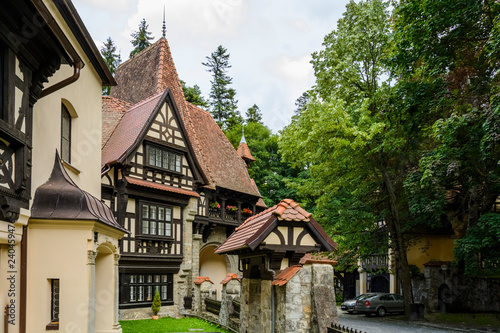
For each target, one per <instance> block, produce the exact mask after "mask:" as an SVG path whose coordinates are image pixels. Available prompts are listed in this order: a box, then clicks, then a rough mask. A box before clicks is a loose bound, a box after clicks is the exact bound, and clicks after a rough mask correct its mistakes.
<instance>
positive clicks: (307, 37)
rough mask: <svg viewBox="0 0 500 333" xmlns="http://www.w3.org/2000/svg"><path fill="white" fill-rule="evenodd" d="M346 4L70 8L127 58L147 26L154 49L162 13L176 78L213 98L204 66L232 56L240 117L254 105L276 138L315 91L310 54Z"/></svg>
mask: <svg viewBox="0 0 500 333" xmlns="http://www.w3.org/2000/svg"><path fill="white" fill-rule="evenodd" d="M347 2H348V1H347V0H307V1H306V0H210V1H207V0H164V1H153V0H108V1H102V0H73V4H74V5H75V7H76V8H77V10H78V12H79V14H80V16H81V17H82V20H83V22H84V23H85V25H86V27H87V29H88V30H89V32H90V34H91V36H92V38H93V39H94V41H95V43H96V45H97V46H98V47H99V48H101V46H102V44H103V42H104V41H105V40H106V39H107V38H108V37H111V38H112V39H113V40H114V41H115V44H116V45H117V47H118V49H119V50H120V54H121V56H122V60H126V59H128V56H129V53H130V51H131V49H132V45H131V43H130V40H131V39H132V38H131V37H130V34H131V33H132V32H134V31H136V30H137V27H138V24H139V22H140V21H141V20H142V19H143V18H145V19H146V21H147V23H148V24H149V31H151V32H152V33H153V36H154V37H155V41H156V40H157V39H158V38H159V37H160V36H161V27H162V21H163V6H165V17H166V25H167V40H168V42H169V44H170V49H171V51H172V54H173V57H174V62H175V65H176V67H177V71H178V73H179V76H180V78H181V79H182V80H184V81H186V83H187V84H188V85H190V86H192V85H194V84H197V85H198V86H200V88H201V90H202V92H203V95H204V96H205V97H208V94H209V91H210V79H211V75H210V73H209V72H207V71H206V68H205V67H204V66H203V65H202V64H201V63H202V62H204V61H205V57H206V56H208V55H210V53H212V52H213V51H214V50H215V49H216V48H217V47H218V46H219V45H222V46H224V47H225V48H227V50H228V52H229V53H230V55H231V56H230V63H231V65H232V68H230V69H229V71H228V74H229V75H230V76H231V77H232V78H233V88H235V89H236V99H237V100H238V107H239V110H240V112H241V113H242V115H244V114H245V112H246V110H247V109H248V108H249V107H251V106H252V105H253V104H254V103H255V104H257V105H258V106H259V108H260V109H261V111H262V113H263V121H264V123H265V124H266V125H267V126H268V127H269V128H271V129H272V130H273V132H275V133H276V132H277V131H279V130H280V129H282V128H283V127H284V126H286V125H288V124H289V123H290V119H291V116H292V114H293V111H294V110H295V100H296V99H297V98H298V97H299V96H300V95H301V94H302V93H303V92H304V91H306V90H308V89H309V88H310V87H311V86H312V85H313V84H314V73H313V70H312V66H311V64H310V63H309V61H310V60H311V53H312V52H315V51H319V50H321V48H322V45H321V44H322V42H323V39H324V36H325V35H326V34H328V33H330V32H331V31H332V30H334V29H335V28H336V25H337V20H338V19H339V18H340V17H341V16H342V13H343V12H344V11H345V5H346V4H347Z"/></svg>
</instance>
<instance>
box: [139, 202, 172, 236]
mask: <svg viewBox="0 0 500 333" xmlns="http://www.w3.org/2000/svg"><path fill="white" fill-rule="evenodd" d="M141 233H142V234H143V235H154V236H166V237H172V208H171V207H168V206H163V205H157V204H152V203H141Z"/></svg>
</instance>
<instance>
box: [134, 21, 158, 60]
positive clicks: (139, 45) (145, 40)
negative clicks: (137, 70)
mask: <svg viewBox="0 0 500 333" xmlns="http://www.w3.org/2000/svg"><path fill="white" fill-rule="evenodd" d="M148 28H149V24H147V23H146V19H142V21H141V23H139V30H138V31H135V32H133V33H132V34H131V35H130V36H132V38H134V39H132V40H131V41H130V42H131V43H132V45H133V46H134V49H133V50H132V52H130V57H133V56H134V55H136V54H137V53H139V52H141V51H142V50H144V49H145V48H146V47H148V46H149V45H151V42H150V40H152V39H154V37H153V36H151V32H149V31H148Z"/></svg>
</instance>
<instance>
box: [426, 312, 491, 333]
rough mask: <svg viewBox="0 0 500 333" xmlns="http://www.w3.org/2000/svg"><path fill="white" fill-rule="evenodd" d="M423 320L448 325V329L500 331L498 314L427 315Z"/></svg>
mask: <svg viewBox="0 0 500 333" xmlns="http://www.w3.org/2000/svg"><path fill="white" fill-rule="evenodd" d="M425 319H426V320H427V321H428V322H430V323H440V324H448V325H450V327H470V328H480V329H481V328H482V329H495V331H494V332H496V330H499V331H500V314H498V313H429V314H426V315H425Z"/></svg>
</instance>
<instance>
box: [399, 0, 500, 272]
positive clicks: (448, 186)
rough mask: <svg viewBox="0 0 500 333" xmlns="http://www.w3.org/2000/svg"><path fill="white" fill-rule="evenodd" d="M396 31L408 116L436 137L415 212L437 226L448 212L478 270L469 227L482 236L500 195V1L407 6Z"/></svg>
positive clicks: (419, 175)
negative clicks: (425, 214) (462, 233)
mask: <svg viewBox="0 0 500 333" xmlns="http://www.w3.org/2000/svg"><path fill="white" fill-rule="evenodd" d="M394 25H395V29H394V30H395V34H394V43H395V46H396V47H395V52H394V54H393V57H392V59H391V65H392V66H393V67H394V68H395V74H396V75H398V77H399V78H400V84H399V86H400V89H401V92H402V93H401V96H402V97H403V96H404V97H403V98H404V100H405V101H407V102H406V104H405V106H406V112H412V113H413V114H415V115H416V116H418V117H420V119H426V120H425V122H426V123H427V124H428V125H427V128H428V131H427V134H428V137H429V138H431V139H432V140H431V142H430V143H429V144H428V146H427V149H426V150H425V151H424V152H423V154H422V157H421V158H420V164H419V168H418V169H417V170H416V172H415V174H414V177H413V178H412V179H411V181H408V184H407V186H408V188H410V189H411V190H412V191H413V192H414V193H416V194H417V195H415V196H412V197H411V199H412V200H411V201H410V207H411V209H412V212H413V213H414V215H417V213H419V212H422V211H427V212H428V213H430V214H428V215H429V216H428V219H429V218H430V219H432V218H433V219H434V220H438V219H439V215H440V214H442V213H443V212H444V211H446V212H448V215H449V216H450V217H451V218H453V219H454V220H455V222H458V224H459V227H461V230H462V231H466V235H467V236H466V239H465V240H463V241H459V242H458V243H459V244H460V247H459V253H460V256H459V258H461V259H463V260H465V265H466V267H471V265H472V266H473V264H472V263H470V262H468V261H469V260H470V259H471V258H472V257H474V256H475V257H476V258H477V255H478V253H477V252H475V251H477V249H478V248H477V247H475V246H469V247H467V246H465V245H464V244H470V239H469V229H471V231H470V233H471V234H477V232H476V231H473V230H478V229H477V228H480V226H478V225H479V224H480V220H481V217H482V216H483V215H484V214H486V213H487V212H489V211H490V210H491V207H492V205H493V203H494V201H495V199H496V198H497V197H498V195H499V194H500V165H499V163H498V161H499V160H500V137H499V136H498V133H499V129H500V97H499V96H500V95H499V92H500V90H499V87H500V84H499V83H500V52H499V46H500V3H498V2H497V1H472V0H446V1H444V0H432V1H431V0H424V1H421V0H418V1H417V0H405V1H401V2H400V3H397V4H396V6H395V11H394ZM422 92H425V94H422ZM430 193H432V195H429V194H430ZM471 237H472V236H471ZM466 249H469V250H470V251H471V253H469V254H466V253H465V252H466ZM464 251H465V252H464ZM470 271H471V270H469V272H470Z"/></svg>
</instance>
